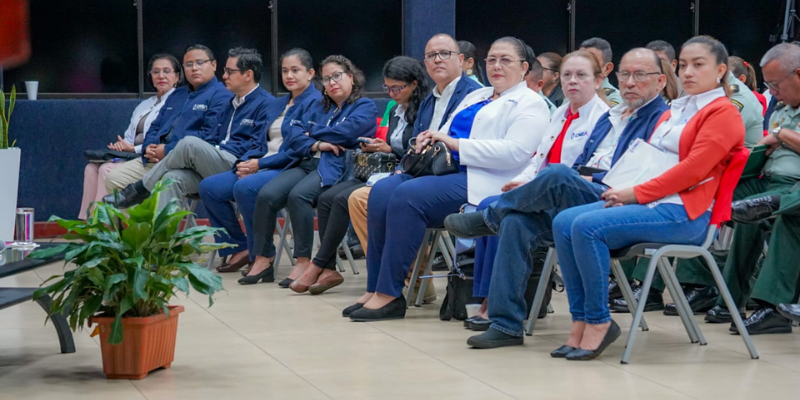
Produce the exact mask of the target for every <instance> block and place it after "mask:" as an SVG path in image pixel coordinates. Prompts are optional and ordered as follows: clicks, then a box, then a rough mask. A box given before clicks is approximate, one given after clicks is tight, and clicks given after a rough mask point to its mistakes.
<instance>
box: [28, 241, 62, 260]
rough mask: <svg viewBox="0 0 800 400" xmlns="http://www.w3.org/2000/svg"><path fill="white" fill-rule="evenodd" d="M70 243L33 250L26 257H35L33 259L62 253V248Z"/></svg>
mask: <svg viewBox="0 0 800 400" xmlns="http://www.w3.org/2000/svg"><path fill="white" fill-rule="evenodd" d="M69 245H70V243H65V244H60V245H58V246H55V247H48V248H46V249H39V250H34V251H33V252H32V253H31V254H29V255H28V258H35V259H44V258H50V257H53V256H55V255H57V254H60V253H63V252H64V250H66V249H67V247H69Z"/></svg>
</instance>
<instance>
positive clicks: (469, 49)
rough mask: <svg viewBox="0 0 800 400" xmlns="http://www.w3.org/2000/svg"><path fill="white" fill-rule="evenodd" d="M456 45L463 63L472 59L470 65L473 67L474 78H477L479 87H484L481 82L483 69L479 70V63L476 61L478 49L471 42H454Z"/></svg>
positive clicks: (483, 83)
mask: <svg viewBox="0 0 800 400" xmlns="http://www.w3.org/2000/svg"><path fill="white" fill-rule="evenodd" d="M456 43H457V44H458V51H459V53H461V54H463V55H464V61H467V60H469V59H470V58H471V59H472V64H473V65H474V66H475V74H474V75H475V76H477V77H478V82H480V83H481V85H485V84H486V83H485V82H484V81H483V68H481V63H480V62H479V61H478V49H476V48H475V45H474V44H472V42H468V41H466V40H459V41H458V42H456Z"/></svg>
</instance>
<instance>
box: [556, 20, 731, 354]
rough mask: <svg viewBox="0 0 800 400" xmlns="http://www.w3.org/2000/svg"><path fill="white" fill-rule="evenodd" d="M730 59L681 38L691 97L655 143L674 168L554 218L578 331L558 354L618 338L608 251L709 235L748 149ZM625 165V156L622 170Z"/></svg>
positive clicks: (595, 348)
mask: <svg viewBox="0 0 800 400" xmlns="http://www.w3.org/2000/svg"><path fill="white" fill-rule="evenodd" d="M727 62H728V52H727V51H726V49H725V46H724V45H723V44H722V43H720V42H719V41H717V40H716V39H714V38H711V37H709V36H696V37H694V38H691V39H689V40H688V41H687V42H686V43H684V44H683V47H682V48H681V53H680V58H679V64H678V75H679V77H680V80H681V84H682V86H683V89H684V91H685V92H686V96H684V97H681V98H679V99H677V100H674V101H673V102H672V104H671V106H670V110H668V111H666V112H665V113H664V114H663V115H662V116H661V119H660V120H659V124H658V125H657V126H656V128H655V130H654V131H653V133H652V135H651V136H650V140H649V143H650V145H652V146H654V147H656V148H657V149H658V150H660V151H661V152H663V153H665V154H666V155H667V157H668V159H669V162H668V164H669V165H668V167H669V169H667V170H666V172H664V173H662V174H661V175H659V176H657V177H655V178H653V179H650V180H648V181H646V182H644V183H641V184H638V185H634V184H633V183H631V184H628V185H626V184H618V185H617V187H614V188H611V189H609V190H608V191H606V192H605V193H603V195H602V198H603V201H600V202H596V203H593V204H587V205H583V206H578V207H573V208H570V209H567V210H565V211H562V212H561V213H560V214H558V215H557V216H556V217H555V219H554V220H553V237H554V239H555V244H556V248H557V249H558V262H559V266H560V267H561V272H562V276H563V278H564V284H565V285H566V288H567V298H568V299H569V308H570V313H571V314H572V328H571V330H570V334H569V337H568V338H567V342H566V344H564V346H561V347H560V348H558V349H556V350H555V351H553V352H552V353H551V356H553V357H565V358H567V359H569V360H590V359H593V358H596V357H598V356H599V355H600V354H601V353H602V352H603V350H605V349H606V348H607V347H608V345H610V344H611V343H612V342H613V341H614V340H616V339H617V338H618V337H619V336H620V333H621V332H620V328H619V326H618V325H617V324H616V323H615V322H614V321H613V320H612V319H611V314H610V311H609V306H608V275H609V269H610V263H611V260H610V257H609V251H610V250H614V249H622V248H625V247H627V246H630V245H633V244H636V243H643V242H654V243H674V244H692V245H699V244H700V243H702V242H703V240H704V239H705V237H706V233H707V230H708V224H709V220H710V216H711V211H710V210H711V206H712V204H713V202H714V198H715V196H716V193H717V189H718V188H719V185H720V180H721V177H722V174H723V171H724V170H725V168H726V167H727V165H728V163H729V162H730V160H731V157H732V156H733V155H734V154H736V153H738V152H740V151H741V150H742V149H743V147H744V136H745V129H744V122H743V121H742V117H741V115H740V114H739V112H738V110H737V108H736V107H735V106H734V105H733V104H731V102H730V101H729V100H728V86H727V84H726V82H725V79H726V77H727V76H728V67H727V66H726V64H727ZM634 162H636V161H635V160H634ZM620 164H625V160H620V162H619V163H618V164H617V165H615V168H617V167H620ZM621 167H622V168H625V166H624V165H623V166H621ZM628 167H629V166H628ZM612 172H613V169H612ZM648 289H649V288H644V290H645V292H644V293H646V290H648Z"/></svg>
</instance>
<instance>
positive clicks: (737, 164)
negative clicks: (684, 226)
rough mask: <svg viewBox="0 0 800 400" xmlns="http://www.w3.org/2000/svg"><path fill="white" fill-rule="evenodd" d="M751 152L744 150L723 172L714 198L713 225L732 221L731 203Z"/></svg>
mask: <svg viewBox="0 0 800 400" xmlns="http://www.w3.org/2000/svg"><path fill="white" fill-rule="evenodd" d="M749 155H750V150H748V149H746V148H742V149H741V150H739V151H738V152H737V153H736V154H734V155H733V157H732V158H731V162H730V163H729V164H728V166H727V167H725V171H723V172H722V178H721V179H720V183H719V187H718V188H717V195H716V196H714V208H713V209H712V210H711V222H710V224H711V225H717V226H718V225H719V224H721V223H723V222H726V221H729V220H730V219H731V203H732V202H733V191H734V190H736V185H737V184H738V183H739V178H740V177H741V176H742V172H744V166H745V164H747V157H748V156H749Z"/></svg>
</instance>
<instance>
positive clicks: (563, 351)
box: [550, 345, 577, 358]
mask: <svg viewBox="0 0 800 400" xmlns="http://www.w3.org/2000/svg"><path fill="white" fill-rule="evenodd" d="M575 350H577V349H575V348H574V347H572V346H567V345H563V346H561V347H559V348H557V349H555V350H553V351H551V352H550V357H553V358H566V357H567V354H569V353H572V352H573V351H575Z"/></svg>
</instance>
